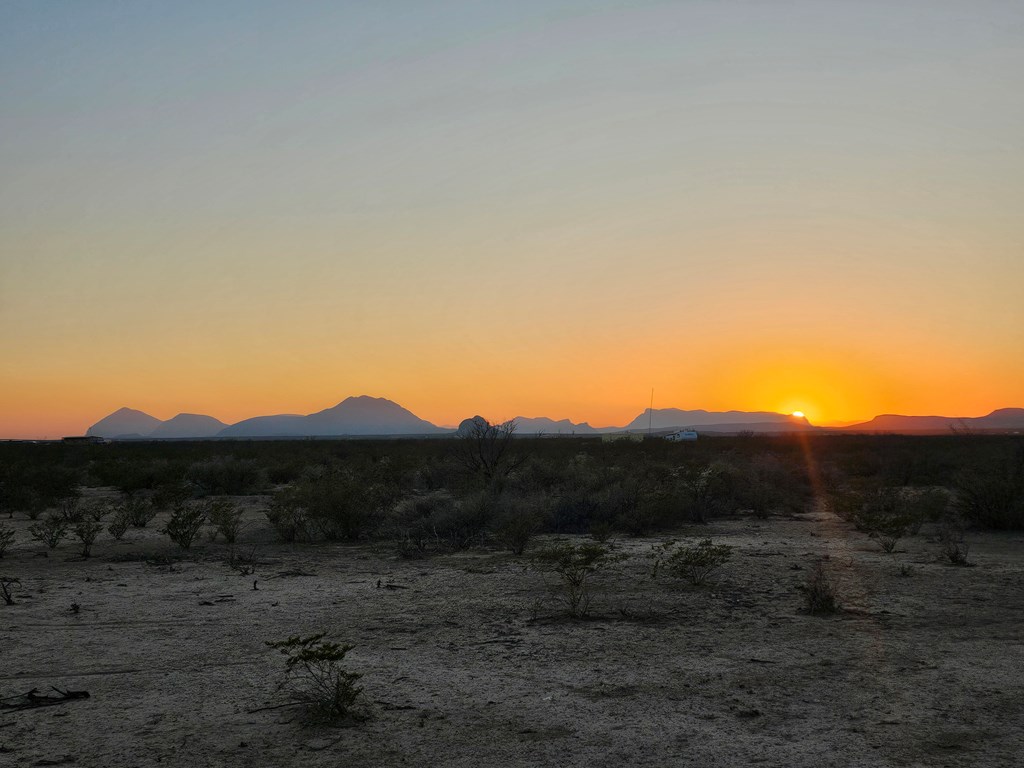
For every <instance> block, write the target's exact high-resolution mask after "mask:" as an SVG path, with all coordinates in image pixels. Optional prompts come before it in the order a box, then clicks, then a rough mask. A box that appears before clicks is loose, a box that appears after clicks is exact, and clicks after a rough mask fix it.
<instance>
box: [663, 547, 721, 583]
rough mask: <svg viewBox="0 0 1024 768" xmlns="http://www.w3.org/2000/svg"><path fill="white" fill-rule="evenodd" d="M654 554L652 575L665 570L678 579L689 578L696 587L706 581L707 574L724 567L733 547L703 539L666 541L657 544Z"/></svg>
mask: <svg viewBox="0 0 1024 768" xmlns="http://www.w3.org/2000/svg"><path fill="white" fill-rule="evenodd" d="M651 557H652V558H653V559H654V568H653V571H652V573H653V576H654V577H655V578H657V576H658V573H659V571H664V572H666V573H668V574H669V575H670V576H674V577H675V578H678V579H686V580H687V581H689V582H690V583H691V584H693V585H694V586H697V585H700V584H703V583H704V582H705V581H706V580H707V578H708V576H710V575H711V574H712V573H714V572H715V571H716V570H718V569H719V568H721V567H722V566H723V565H725V564H726V563H727V562H729V559H730V558H731V557H732V547H730V546H728V545H726V544H715V543H714V542H712V541H711V539H703V540H702V541H700V542H698V543H697V544H693V545H685V544H677V543H676V542H675V541H667V542H665V543H664V544H659V545H655V546H654V548H653V552H652V553H651Z"/></svg>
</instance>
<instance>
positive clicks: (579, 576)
mask: <svg viewBox="0 0 1024 768" xmlns="http://www.w3.org/2000/svg"><path fill="white" fill-rule="evenodd" d="M533 557H534V564H535V567H536V568H537V569H539V570H540V571H542V572H547V573H554V574H556V575H557V576H558V578H559V582H560V586H561V595H560V597H561V600H562V601H563V602H564V603H565V606H566V608H567V610H568V612H569V615H570V616H571V617H572V618H574V619H582V618H585V617H586V616H587V615H588V614H589V613H590V603H591V599H592V592H591V588H590V586H591V585H590V578H591V576H593V575H594V573H596V572H597V571H599V570H601V569H602V568H604V567H606V566H608V565H611V564H612V563H615V562H618V561H620V560H624V559H625V556H624V555H617V554H614V553H612V551H611V549H610V548H609V547H607V546H605V545H604V544H600V543H598V542H596V541H585V542H582V543H580V544H571V543H569V542H566V541H562V542H558V543H556V544H550V545H548V546H546V547H544V548H543V549H541V550H539V551H538V552H537V553H536V554H535V555H534V556H533Z"/></svg>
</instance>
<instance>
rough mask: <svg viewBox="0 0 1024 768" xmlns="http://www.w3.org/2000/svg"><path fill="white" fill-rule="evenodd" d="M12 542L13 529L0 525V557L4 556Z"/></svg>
mask: <svg viewBox="0 0 1024 768" xmlns="http://www.w3.org/2000/svg"><path fill="white" fill-rule="evenodd" d="M12 541H14V529H13V528H9V527H8V526H6V525H4V524H2V523H0V557H3V556H4V552H6V551H7V548H8V547H9V546H11V542H12Z"/></svg>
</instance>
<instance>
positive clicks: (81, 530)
mask: <svg viewBox="0 0 1024 768" xmlns="http://www.w3.org/2000/svg"><path fill="white" fill-rule="evenodd" d="M102 518H103V511H102V510H99V509H97V510H90V511H89V512H86V513H83V514H82V515H81V516H80V517H79V518H78V519H77V520H75V521H74V522H73V523H72V525H71V532H72V533H73V534H74V535H75V537H76V538H77V539H78V540H79V541H80V542H82V557H89V556H90V555H91V554H92V545H93V543H94V542H95V541H96V537H97V536H99V535H100V533H101V532H102V531H103V523H102V522H101V520H102Z"/></svg>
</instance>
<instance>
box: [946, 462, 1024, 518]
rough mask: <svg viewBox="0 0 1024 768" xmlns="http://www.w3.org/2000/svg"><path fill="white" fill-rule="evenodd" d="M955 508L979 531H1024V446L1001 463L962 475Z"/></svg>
mask: <svg viewBox="0 0 1024 768" xmlns="http://www.w3.org/2000/svg"><path fill="white" fill-rule="evenodd" d="M956 509H957V511H958V512H959V513H960V514H961V515H962V516H963V517H964V519H965V520H966V521H967V522H968V523H970V524H971V525H974V526H977V527H979V528H991V529H994V530H1021V529H1024V443H1022V444H1019V445H1017V446H1016V447H1015V451H1014V452H1013V454H1012V455H1010V456H1006V457H1003V459H1002V460H1001V461H995V462H993V463H992V464H991V465H990V466H986V467H984V468H977V469H974V470H967V471H964V472H961V474H960V475H959V477H958V478H957V482H956Z"/></svg>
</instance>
